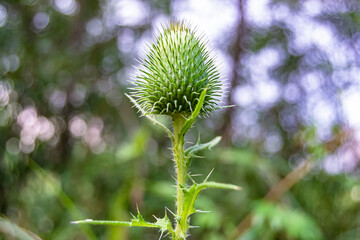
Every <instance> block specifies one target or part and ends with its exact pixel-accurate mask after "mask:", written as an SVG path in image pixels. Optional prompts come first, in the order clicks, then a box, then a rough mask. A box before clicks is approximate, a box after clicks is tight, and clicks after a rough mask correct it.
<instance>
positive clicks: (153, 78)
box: [131, 23, 222, 116]
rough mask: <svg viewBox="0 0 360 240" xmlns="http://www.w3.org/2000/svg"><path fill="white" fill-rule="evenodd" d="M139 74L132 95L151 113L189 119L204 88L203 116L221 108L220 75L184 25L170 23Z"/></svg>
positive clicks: (151, 50)
mask: <svg viewBox="0 0 360 240" xmlns="http://www.w3.org/2000/svg"><path fill="white" fill-rule="evenodd" d="M139 72H140V73H139V75H138V76H136V78H135V81H134V85H135V87H134V88H132V90H133V91H132V93H131V95H132V96H133V97H134V98H135V99H136V101H137V102H138V103H139V105H140V106H141V107H142V108H143V109H144V110H145V111H146V112H147V113H149V114H164V115H176V114H182V115H184V116H187V115H189V114H191V113H192V111H193V110H194V109H195V107H196V104H197V103H198V101H199V97H200V94H201V93H202V92H203V91H204V89H205V88H207V91H206V96H205V100H204V104H203V106H202V109H201V111H200V113H201V114H207V113H209V112H211V111H212V110H214V109H218V108H219V105H218V104H219V101H220V97H221V95H222V88H221V86H222V85H221V82H220V80H219V72H218V70H217V69H216V66H215V65H214V60H213V59H211V58H210V56H209V51H207V50H206V49H205V44H204V43H203V42H202V39H201V38H200V37H197V36H196V34H195V31H193V30H191V29H190V27H189V26H187V25H185V24H184V23H171V24H170V25H169V26H168V27H165V28H164V29H163V33H161V34H160V35H159V36H158V37H157V38H156V43H155V44H152V45H151V47H150V51H149V53H148V54H147V55H146V58H145V59H144V60H143V61H142V67H141V68H140V69H139Z"/></svg>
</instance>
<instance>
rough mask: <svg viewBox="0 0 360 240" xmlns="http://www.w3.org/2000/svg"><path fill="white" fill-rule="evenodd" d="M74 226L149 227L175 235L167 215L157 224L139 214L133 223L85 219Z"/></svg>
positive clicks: (157, 221)
mask: <svg viewBox="0 0 360 240" xmlns="http://www.w3.org/2000/svg"><path fill="white" fill-rule="evenodd" d="M71 223H72V224H92V225H111V226H126V227H147V228H159V229H160V231H161V233H164V232H166V231H169V233H171V234H174V229H173V228H172V224H171V221H170V219H169V218H168V216H167V214H166V213H165V216H164V217H163V218H156V222H155V223H151V222H146V221H145V220H144V217H143V216H142V215H141V214H140V212H138V214H137V216H136V217H134V218H133V219H132V220H131V221H108V220H92V219H85V220H80V221H73V222H71Z"/></svg>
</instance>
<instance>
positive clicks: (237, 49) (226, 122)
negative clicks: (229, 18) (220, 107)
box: [220, 0, 246, 145]
mask: <svg viewBox="0 0 360 240" xmlns="http://www.w3.org/2000/svg"><path fill="white" fill-rule="evenodd" d="M245 5H246V1H245V0H239V1H238V15H239V18H238V22H237V25H236V31H235V38H234V40H233V43H232V44H231V45H230V47H229V52H230V55H231V56H232V60H233V66H232V73H231V77H230V82H229V88H228V89H227V90H228V95H227V99H226V104H227V105H233V104H234V99H233V90H234V89H235V87H236V86H237V85H238V82H239V81H238V79H239V74H238V72H239V66H240V62H241V57H242V52H243V42H244V37H245V32H246V31H245V27H246V22H245ZM234 112H235V108H234V107H231V108H227V109H226V111H225V113H224V116H223V123H222V126H221V128H220V132H221V135H222V136H223V139H224V143H225V144H226V145H230V144H231V138H232V133H233V130H232V122H231V119H232V115H233V114H234Z"/></svg>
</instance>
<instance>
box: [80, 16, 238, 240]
mask: <svg viewBox="0 0 360 240" xmlns="http://www.w3.org/2000/svg"><path fill="white" fill-rule="evenodd" d="M141 64H142V66H141V67H140V69H139V74H138V75H137V76H136V78H135V79H134V81H133V85H134V87H133V88H132V89H131V93H130V95H127V97H128V98H129V99H130V100H131V102H132V103H133V104H134V106H135V107H136V108H137V109H138V110H139V111H140V112H141V113H142V115H143V116H145V117H146V118H148V119H149V120H150V121H151V122H153V123H154V124H155V125H158V126H159V127H161V128H162V129H164V130H165V132H166V133H167V134H168V135H169V137H170V139H171V141H172V152H173V162H174V166H175V174H176V188H177V191H176V212H175V213H173V212H171V213H172V214H173V221H171V220H170V218H169V217H168V214H167V212H166V211H165V216H164V217H162V218H156V221H154V222H147V221H145V220H144V218H143V216H142V215H141V214H140V212H139V211H138V213H137V216H134V217H133V219H132V220H131V221H129V222H124V221H95V220H90V219H87V220H82V221H76V222H73V223H77V224H99V225H117V226H129V227H135V226H136V227H149V228H158V229H159V230H160V232H161V236H164V235H163V234H164V233H166V235H165V236H167V235H168V236H170V237H171V239H173V240H184V239H186V238H187V236H188V235H189V233H188V231H189V228H191V226H190V215H192V214H194V213H196V212H201V211H199V210H196V209H195V207H194V205H195V200H196V198H197V196H198V195H199V193H200V192H201V191H202V190H204V189H206V188H221V189H233V190H240V187H238V186H235V185H232V184H224V183H218V182H212V181H209V180H208V179H209V176H210V174H209V175H208V176H207V177H206V178H205V179H204V180H203V181H202V182H200V183H197V182H196V181H194V179H193V178H192V176H191V175H190V174H189V165H190V162H191V160H192V159H193V158H196V157H197V155H196V154H197V153H198V152H199V151H202V150H204V149H210V148H212V147H213V146H215V145H216V144H217V143H218V142H219V141H220V140H221V138H220V137H216V138H214V139H213V140H212V141H210V142H207V143H200V141H198V142H197V143H196V144H194V145H193V146H190V147H188V148H186V149H185V148H184V144H185V139H184V137H185V135H186V133H187V132H188V130H189V129H190V128H191V127H192V126H193V124H194V122H195V120H196V118H197V117H199V116H204V115H208V114H209V113H210V112H212V111H213V110H216V109H219V108H221V107H220V106H219V102H220V97H221V95H222V84H221V81H220V80H219V72H218V70H217V68H216V66H215V64H214V60H213V59H212V58H211V57H210V53H209V51H207V50H206V45H205V43H204V42H203V41H202V38H201V37H198V36H197V35H196V32H195V31H194V30H192V29H191V28H190V26H188V25H186V24H184V23H183V22H182V23H170V25H169V26H166V27H164V29H163V31H162V33H161V34H159V35H158V36H157V38H156V42H155V43H154V44H152V45H151V46H150V50H149V53H148V54H147V56H146V58H145V59H143V61H142V62H141ZM157 115H167V116H169V117H170V118H171V119H172V125H173V127H172V131H171V130H170V129H169V128H168V127H166V126H165V125H164V124H162V123H160V122H159V121H158V120H157V119H156V116H157ZM168 211H170V210H168ZM161 236H160V238H161Z"/></svg>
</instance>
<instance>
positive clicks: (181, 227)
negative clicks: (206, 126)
mask: <svg viewBox="0 0 360 240" xmlns="http://www.w3.org/2000/svg"><path fill="white" fill-rule="evenodd" d="M172 120H173V126H174V142H173V153H174V163H175V169H176V178H177V184H176V188H177V191H176V206H177V210H176V215H177V224H176V229H175V238H174V240H181V239H185V236H186V233H187V230H188V223H187V218H185V219H184V218H183V217H182V215H183V210H184V193H183V190H182V189H181V188H182V187H186V178H187V166H186V159H185V154H184V135H185V134H184V133H182V131H181V130H182V129H183V127H184V123H185V118H184V117H183V116H182V115H174V116H172Z"/></svg>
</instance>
